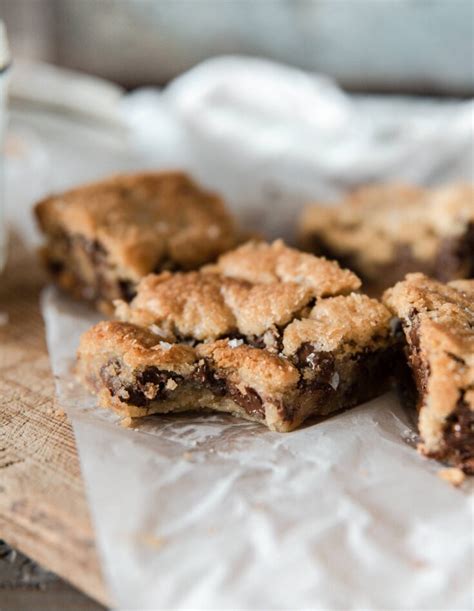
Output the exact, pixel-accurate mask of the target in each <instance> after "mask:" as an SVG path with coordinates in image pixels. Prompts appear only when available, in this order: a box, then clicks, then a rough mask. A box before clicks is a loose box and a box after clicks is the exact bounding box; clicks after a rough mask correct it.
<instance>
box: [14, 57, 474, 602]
mask: <svg viewBox="0 0 474 611" xmlns="http://www.w3.org/2000/svg"><path fill="white" fill-rule="evenodd" d="M68 78H70V75H68ZM60 81H61V78H60V75H59V76H58V87H60V86H61V85H60ZM61 99H62V100H64V96H63V97H62V98H61ZM75 104H76V106H77V100H75ZM472 110H473V105H472V102H462V103H458V102H444V103H435V102H432V101H429V100H424V101H416V102H415V101H411V100H406V99H403V100H402V99H400V100H395V99H392V98H388V99H383V100H380V99H363V100H362V99H354V98H350V97H348V96H346V95H344V94H343V92H341V91H340V90H339V89H338V88H337V87H336V86H335V85H334V84H333V83H331V82H328V81H327V80H325V79H321V78H319V77H316V76H311V75H307V74H304V73H302V72H299V71H296V70H292V69H289V68H284V67H281V66H277V65H274V64H269V63H268V62H260V61H257V60H241V59H238V58H228V59H220V60H215V62H208V63H206V64H205V65H203V66H201V67H198V68H196V69H195V70H194V71H192V72H191V73H190V74H188V75H185V76H183V77H181V78H180V79H178V81H177V82H175V83H174V84H172V85H171V86H170V87H169V88H168V89H167V90H165V91H164V92H162V93H160V92H157V91H142V92H137V93H135V94H132V95H130V96H128V97H127V96H126V97H125V98H122V99H121V100H120V102H118V106H117V107H115V106H114V116H115V112H116V111H118V113H119V114H120V116H121V117H122V122H123V123H122V125H121V126H120V129H117V128H116V127H115V128H114V131H113V133H112V132H110V131H107V132H104V129H105V128H104V129H102V128H101V129H99V128H98V127H97V126H96V127H95V128H94V129H92V128H91V126H90V125H88V126H81V125H80V124H79V123H78V121H77V120H75V121H74V122H73V128H72V129H71V130H69V129H68V126H69V124H70V123H71V121H72V119H70V118H69V119H67V118H64V117H62V118H60V117H58V116H57V115H54V116H53V115H51V114H50V115H48V121H49V123H48V121H46V123H45V121H44V120H43V119H44V116H43V115H38V113H36V114H34V116H33V115H31V114H25V113H23V114H22V113H16V114H14V123H13V128H14V134H13V135H14V136H15V137H16V138H17V139H18V138H19V139H20V141H22V142H23V144H24V152H23V161H22V160H21V159H18V158H14V159H10V160H9V166H8V167H7V170H8V172H7V175H8V176H9V180H10V182H9V188H10V190H11V191H10V197H12V195H11V194H13V193H15V195H16V197H17V200H16V201H24V202H25V205H24V207H23V214H24V213H25V209H26V207H27V205H28V204H27V202H30V201H31V199H32V198H31V194H32V192H34V193H35V196H36V195H40V194H42V192H43V191H46V190H49V189H53V188H56V187H58V186H61V187H62V186H68V184H72V183H74V182H79V181H80V180H83V179H84V178H85V177H89V176H90V177H96V176H98V175H102V174H105V173H107V172H108V171H109V170H110V166H114V168H115V169H117V170H122V169H127V168H136V167H158V166H160V167H167V166H170V165H175V166H176V165H179V166H182V167H186V168H188V169H189V170H191V171H192V172H193V173H194V174H195V175H197V176H198V177H199V178H200V179H201V180H203V181H204V182H206V183H208V184H210V185H211V186H214V187H216V188H219V189H220V190H221V191H222V192H223V193H224V194H225V195H226V196H227V198H228V199H229V201H230V202H231V204H232V205H233V207H234V210H235V211H236V212H237V213H238V214H240V216H241V218H244V219H246V220H247V223H250V220H251V219H253V220H252V226H255V225H257V228H260V229H263V230H264V231H266V233H267V234H269V235H272V234H282V233H283V234H284V235H286V236H289V235H290V232H291V231H290V230H291V227H292V226H293V223H294V218H295V214H296V211H297V209H298V207H299V206H300V205H301V203H302V202H303V201H304V200H305V199H307V198H308V197H322V198H328V199H330V198H332V197H335V196H336V195H338V194H339V193H341V192H342V191H344V190H345V189H346V188H348V187H350V186H353V185H354V184H357V183H358V182H364V181H366V180H369V179H384V178H392V179H393V178H402V179H411V180H414V181H417V182H421V183H425V184H433V183H436V182H440V181H442V180H447V179H458V178H464V179H470V180H472V165H470V164H471V163H472V136H473V130H474V126H473V122H472ZM101 112H102V111H101ZM68 122H69V123H68ZM107 129H110V127H109V128H107ZM84 134H86V136H84ZM22 139H23V140H22ZM25 143H26V144H25ZM25 151H26V152H25ZM35 151H36V152H37V153H38V154H39V153H41V155H40V156H39V159H40V161H39V162H38V155H36V153H35ZM27 153H28V154H27ZM62 157H64V161H63V162H61V158H62ZM25 159H26V160H27V161H28V163H29V164H30V166H31V164H33V162H34V160H36V163H39V166H38V167H39V168H40V169H42V172H43V173H42V174H39V175H40V176H41V178H42V180H43V183H42V184H41V185H38V184H35V183H34V181H33V184H31V180H30V182H29V184H28V185H27V186H26V185H23V184H22V181H21V180H20V179H21V177H22V176H24V175H25V172H26V171H27V170H26V169H25V168H27V167H28V166H27V165H25V164H26V161H25ZM52 160H54V163H52ZM60 168H61V169H63V173H62V174H61V177H60V179H59V178H58V177H57V174H58V169H60ZM29 176H30V177H31V173H30V174H29ZM58 183H60V185H59V184H58ZM17 216H18V214H17ZM42 307H43V313H44V317H45V320H46V324H47V339H48V346H49V350H50V355H51V361H52V367H53V371H54V373H55V375H56V376H57V393H58V399H59V402H60V405H61V406H63V407H64V408H65V409H66V410H67V412H68V415H69V416H70V417H71V419H72V421H73V425H74V431H75V435H76V439H77V445H78V450H79V455H80V460H81V466H82V471H83V476H84V480H85V484H86V489H87V494H88V499H89V503H90V508H91V513H92V517H93V522H94V525H95V530H96V536H97V543H98V548H99V552H100V555H101V558H102V562H103V569H104V573H105V577H106V580H107V583H108V585H109V588H110V593H111V597H112V598H113V600H114V601H115V604H116V606H117V607H119V608H126V609H143V608H149V609H164V608H199V609H223V608H226V609H227V608H228V609H235V608H244V609H267V608H269V609H270V608H272V609H277V608H278V609H280V608H311V609H321V608H329V609H402V608H403V609H468V608H472V606H473V602H474V600H473V586H472V575H473V506H472V498H473V497H472V488H473V486H472V483H471V482H468V483H466V484H465V485H464V486H463V487H462V488H460V489H455V488H452V487H450V486H449V485H448V484H446V483H445V482H444V481H442V480H440V479H439V478H438V477H437V476H436V472H437V470H438V469H439V465H437V464H436V463H435V462H431V461H427V460H425V459H423V458H422V457H420V456H419V455H418V454H417V453H416V451H415V450H414V448H413V442H414V425H413V422H412V421H411V418H410V416H409V415H407V414H406V413H405V412H404V411H403V410H402V409H401V407H400V405H399V403H398V400H397V399H396V397H395V396H394V395H391V394H390V395H386V396H384V397H381V398H379V399H377V400H375V401H372V402H370V403H367V404H365V405H361V406H359V407H357V408H356V409H353V410H350V411H348V412H346V413H343V414H339V415H337V416H335V417H333V418H330V419H327V420H325V421H323V422H320V423H318V424H317V425H313V426H307V427H303V428H301V429H300V430H298V431H295V432H293V433H290V434H278V433H272V432H269V431H267V430H265V429H264V428H263V427H262V426H259V425H257V424H252V423H248V422H242V421H238V420H236V419H234V418H232V417H230V416H223V415H222V416H221V415H213V416H212V415H211V416H196V415H191V416H188V415H182V416H179V417H171V416H168V417H160V418H155V419H152V418H151V419H149V420H148V421H147V422H144V423H142V424H141V425H140V427H139V429H138V430H130V429H124V428H122V427H120V426H119V425H118V424H117V422H116V418H115V417H114V416H113V415H111V414H109V413H107V412H105V411H104V410H99V409H98V408H96V407H95V401H94V399H93V398H92V397H91V396H90V395H89V394H88V393H87V392H86V391H85V389H83V388H81V387H80V386H78V385H77V383H76V382H75V380H74V376H73V373H72V368H73V363H74V354H75V350H76V347H77V343H78V339H79V336H80V334H81V332H82V331H84V330H85V329H87V328H88V327H89V326H90V325H91V324H92V323H93V322H95V321H96V320H97V319H98V318H97V314H96V313H94V312H93V311H92V310H91V309H89V308H88V307H87V306H84V305H81V304H77V303H75V302H72V301H71V300H69V299H68V298H67V297H65V296H63V295H61V294H60V293H58V292H57V291H56V290H55V289H52V288H49V289H47V290H46V291H45V293H44V295H43V300H42Z"/></svg>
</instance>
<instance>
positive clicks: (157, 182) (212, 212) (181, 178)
mask: <svg viewBox="0 0 474 611" xmlns="http://www.w3.org/2000/svg"><path fill="white" fill-rule="evenodd" d="M36 215H37V218H38V221H39V224H40V226H41V228H42V230H43V231H44V232H45V233H46V234H48V235H49V236H52V237H54V236H55V235H57V234H58V233H66V234H69V235H71V234H72V235H80V236H83V237H84V238H86V239H87V240H89V241H90V242H98V243H99V244H100V245H101V246H102V247H103V248H104V249H105V250H106V251H107V253H108V256H109V258H110V260H111V261H113V263H114V266H115V267H116V268H117V270H118V271H119V272H120V273H121V275H122V276H125V277H127V278H131V279H133V280H138V279H139V278H141V277H142V276H144V275H145V274H147V273H149V272H151V271H153V270H154V269H159V267H160V265H161V264H169V262H171V263H172V264H173V266H174V267H179V268H183V269H192V268H196V267H198V266H199V265H202V264H203V263H206V262H208V261H212V260H213V259H214V258H215V257H217V256H218V255H219V254H220V253H222V252H224V251H225V250H227V249H229V248H232V247H233V246H234V245H235V244H236V243H237V241H238V234H237V230H236V227H235V224H234V221H233V220H232V217H231V216H230V214H229V213H228V212H227V211H226V209H225V206H224V204H223V202H222V200H221V199H220V198H219V197H217V196H216V195H214V194H212V193H210V192H208V191H205V190H204V189H202V188H200V187H199V186H198V185H197V184H196V183H195V182H193V181H192V180H191V178H190V177H188V176H187V175H186V174H184V173H182V172H149V173H142V174H135V175H118V176H115V177H112V178H109V179H106V180H103V181H100V182H96V183H93V184H89V185H86V186H82V187H79V188H76V189H72V190H70V191H67V192H66V193H63V194H61V195H56V196H53V197H49V198H47V199H45V200H43V201H41V202H40V203H38V204H37V206H36Z"/></svg>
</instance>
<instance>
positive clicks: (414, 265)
mask: <svg viewBox="0 0 474 611" xmlns="http://www.w3.org/2000/svg"><path fill="white" fill-rule="evenodd" d="M299 231H300V238H301V243H302V246H303V248H304V249H306V250H308V251H310V252H314V253H316V254H322V255H325V256H328V257H331V258H334V259H337V260H338V261H339V262H340V263H341V264H342V265H344V266H346V267H348V268H350V269H352V270H354V271H355V272H356V273H357V274H358V275H359V276H360V277H361V278H362V279H363V280H364V283H367V287H368V288H369V289H370V290H371V291H372V292H381V290H383V289H385V288H387V287H389V286H392V285H393V284H395V283H396V282H398V281H399V280H402V279H403V278H404V276H405V274H407V273H410V272H423V273H425V274H426V275H428V276H432V277H434V278H437V279H439V280H442V281H443V282H446V281H448V280H454V279H457V278H472V277H474V188H473V187H472V186H468V185H457V186H450V187H444V188H440V189H435V190H432V191H430V190H425V189H419V188H415V187H408V186H400V185H379V186H368V187H363V188H361V189H358V190H356V191H355V192H353V193H351V194H350V195H349V196H348V197H347V199H345V200H344V201H343V202H341V205H338V206H332V207H328V206H323V205H312V206H310V207H308V208H307V209H306V210H305V211H304V212H303V215H302V217H301V219H300V227H299Z"/></svg>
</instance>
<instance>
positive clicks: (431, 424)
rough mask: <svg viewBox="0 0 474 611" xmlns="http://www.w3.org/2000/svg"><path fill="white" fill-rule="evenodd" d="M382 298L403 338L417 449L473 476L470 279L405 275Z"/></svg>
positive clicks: (473, 308) (473, 295) (473, 292)
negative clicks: (418, 440) (396, 319)
mask: <svg viewBox="0 0 474 611" xmlns="http://www.w3.org/2000/svg"><path fill="white" fill-rule="evenodd" d="M384 302H385V304H386V305H387V306H388V308H389V309H390V310H391V311H392V312H393V313H394V314H395V315H396V316H398V317H399V319H400V320H401V324H402V327H403V330H404V333H405V337H406V353H407V358H408V362H409V365H410V367H411V371H412V372H413V381H414V386H415V388H414V390H415V391H416V392H415V400H416V403H417V407H418V413H419V416H418V426H419V433H420V437H421V444H420V446H419V448H420V451H421V452H422V453H424V454H425V455H427V456H430V457H433V458H437V459H439V460H442V461H445V462H447V463H448V464H450V465H453V466H455V467H459V468H461V469H463V470H464V471H465V472H466V473H470V474H474V280H459V281H454V282H451V283H449V284H443V283H441V282H437V281H435V280H432V279H430V278H428V277H426V276H424V275H423V274H409V275H408V276H407V277H406V279H405V280H404V281H402V282H399V283H398V284H396V285H395V286H394V287H393V288H391V289H389V290H388V291H386V293H385V294H384ZM404 394H405V396H406V397H410V396H412V393H411V392H405V393H404Z"/></svg>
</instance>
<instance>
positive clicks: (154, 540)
mask: <svg viewBox="0 0 474 611" xmlns="http://www.w3.org/2000/svg"><path fill="white" fill-rule="evenodd" d="M137 541H138V543H140V544H142V545H145V546H146V547H150V548H152V549H160V548H161V547H163V545H164V544H165V540H164V539H163V538H162V537H156V536H155V535H154V534H153V533H145V532H141V533H138V534H137Z"/></svg>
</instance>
